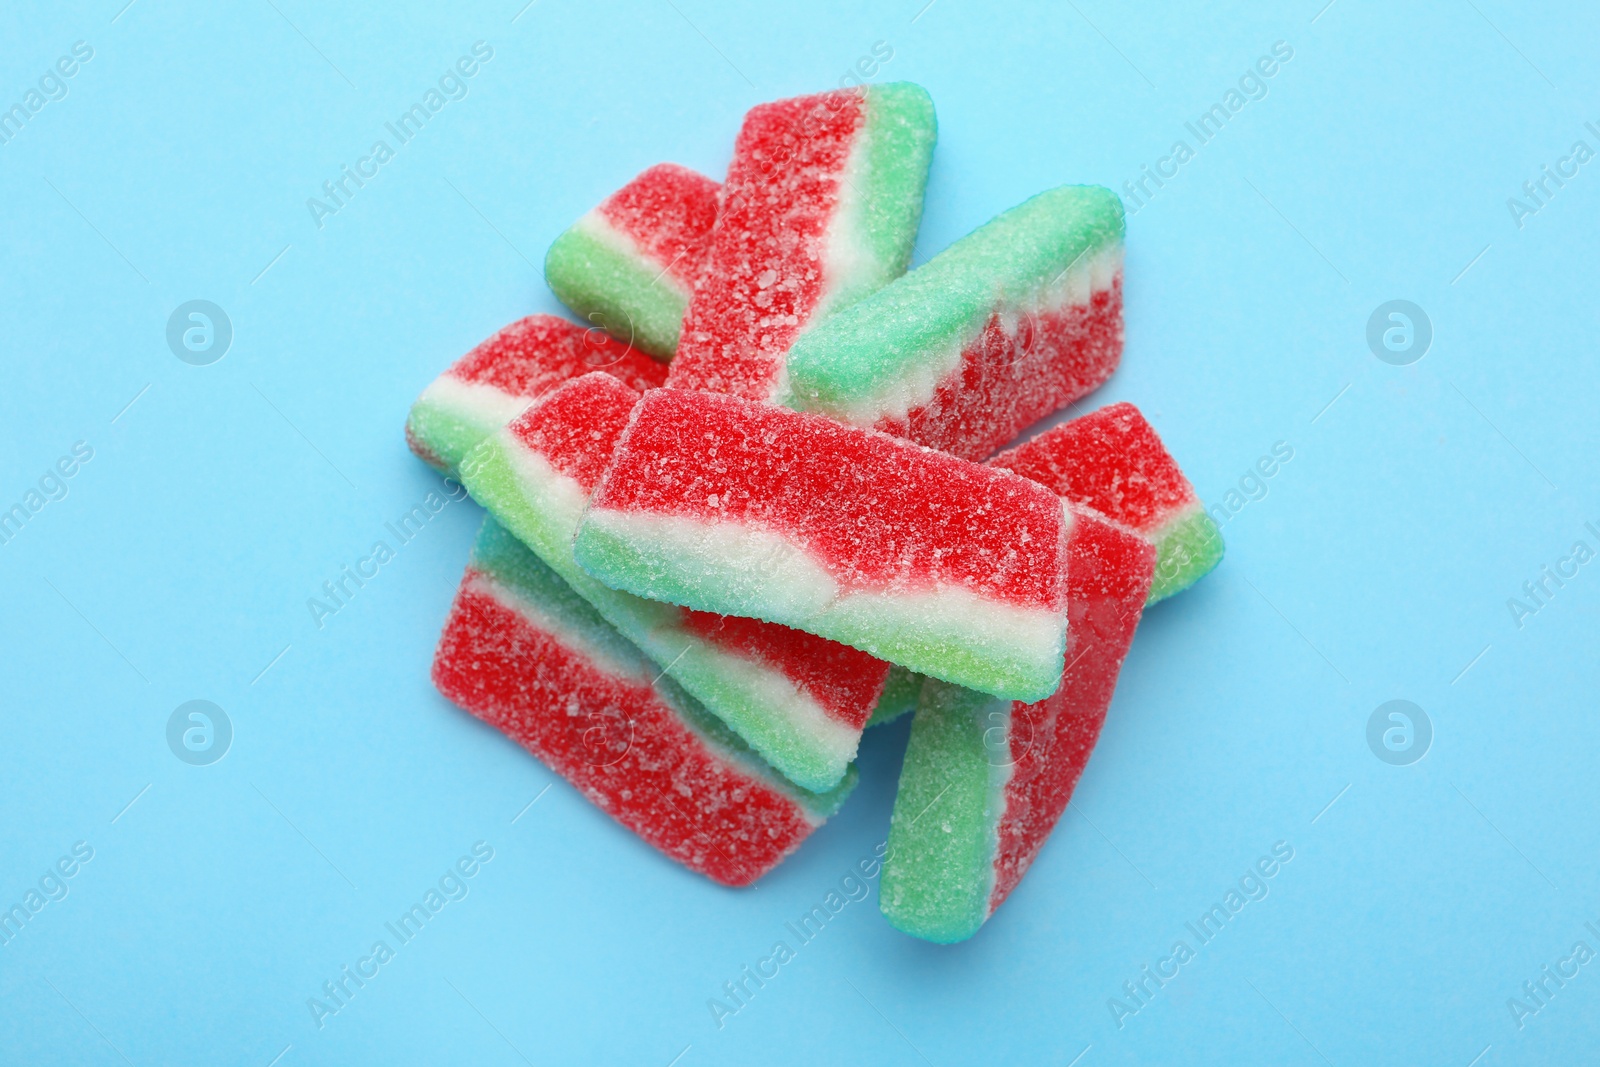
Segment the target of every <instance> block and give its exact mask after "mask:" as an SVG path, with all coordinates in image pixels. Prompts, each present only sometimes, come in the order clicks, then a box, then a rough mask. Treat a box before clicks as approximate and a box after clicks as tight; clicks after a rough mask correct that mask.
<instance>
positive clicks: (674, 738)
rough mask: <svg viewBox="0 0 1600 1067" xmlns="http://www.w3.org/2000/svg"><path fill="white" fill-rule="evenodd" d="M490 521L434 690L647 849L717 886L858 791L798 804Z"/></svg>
mask: <svg viewBox="0 0 1600 1067" xmlns="http://www.w3.org/2000/svg"><path fill="white" fill-rule="evenodd" d="M656 673H657V672H656V670H655V667H654V665H653V664H652V663H650V661H649V660H647V659H646V658H645V657H644V656H642V655H641V654H640V653H639V652H638V650H637V649H636V648H634V647H632V646H631V645H630V644H629V643H628V642H627V641H625V640H624V639H623V638H622V637H621V636H620V635H619V634H617V632H616V631H615V630H613V629H611V628H610V627H609V626H608V625H607V624H606V623H605V621H604V620H603V619H601V618H600V617H599V615H598V614H597V613H596V612H595V611H594V609H593V608H591V607H590V606H589V605H588V604H587V603H586V602H584V601H583V599H582V598H580V597H578V596H577V595H576V594H575V593H573V592H572V590H571V589H569V588H567V587H566V586H565V585H564V583H562V581H561V579H560V578H559V577H557V576H556V574H555V573H554V572H552V571H551V570H550V569H549V568H547V567H545V566H544V565H543V564H542V563H541V562H540V561H539V560H538V559H537V557H535V556H534V555H533V553H531V552H529V551H528V550H527V549H526V548H524V547H523V546H521V545H520V544H518V543H517V541H516V540H515V539H514V538H513V537H511V536H510V534H508V533H507V532H506V531H504V530H503V529H501V528H500V527H498V526H497V525H496V524H495V523H494V522H493V520H488V521H486V522H485V524H484V528H483V530H482V531H481V532H480V534H479V536H478V542H477V545H476V546H475V547H474V550H473V557H472V562H471V563H470V564H469V566H468V568H467V573H466V576H465V578H464V579H463V580H462V583H461V588H460V590H459V591H458V592H457V594H456V599H455V603H454V604H453V605H452V607H451V610H450V616H449V618H448V620H447V621H446V623H445V628H444V634H443V636H442V637H441V638H440V641H439V648H438V651H437V653H436V655H435V657H434V663H433V678H434V683H435V684H436V685H437V686H438V688H439V691H440V692H441V693H443V694H444V695H445V696H446V697H447V698H449V699H450V700H452V701H454V702H455V703H456V704H458V705H460V706H461V707H462V708H464V709H466V710H467V711H469V712H470V713H472V714H473V715H475V716H477V717H478V718H480V719H483V720H484V721H485V722H488V723H490V724H491V725H493V726H495V727H497V728H499V729H500V730H502V731H504V732H505V733H506V734H507V735H509V736H510V737H512V738H513V739H515V740H516V741H518V742H519V743H521V744H522V745H523V746H524V747H526V748H527V749H528V750H529V751H530V752H532V753H533V754H534V755H535V756H537V757H538V758H539V759H540V760H541V761H543V762H544V763H545V764H547V765H548V766H549V767H550V768H551V769H552V770H554V771H555V772H556V773H557V774H560V775H561V776H562V777H563V778H565V779H567V781H569V782H570V783H572V785H574V786H575V787H576V788H577V789H578V790H579V791H580V792H582V793H583V794H584V795H585V796H586V797H588V798H589V799H590V800H591V801H593V802H594V803H595V804H596V805H597V806H599V807H600V808H601V809H602V810H603V811H605V812H606V813H607V814H609V815H610V816H612V817H613V818H614V819H616V820H617V821H618V822H619V823H621V824H622V825H624V826H626V827H627V828H628V829H630V830H632V831H633V832H634V833H636V834H638V835H639V836H640V837H641V838H643V839H644V840H645V841H646V842H648V843H649V844H651V845H653V846H654V847H655V848H657V849H659V850H660V851H662V852H664V853H665V854H666V855H668V856H670V857H671V858H673V859H675V860H677V861H678V862H679V863H682V864H683V865H684V866H686V867H688V868H690V869H691V870H694V871H698V872H699V873H701V874H704V875H705V876H706V877H708V878H711V879H713V880H715V881H717V882H721V883H723V884H724V885H730V886H742V885H749V884H750V883H751V882H754V881H755V880H756V879H757V878H759V877H761V875H763V874H765V873H766V872H767V871H769V870H771V869H772V868H773V867H774V866H776V865H777V864H778V863H779V862H780V861H781V860H782V859H783V858H784V857H785V856H786V855H788V854H789V853H790V852H792V851H793V850H794V849H795V848H796V847H797V846H798V845H799V844H800V842H801V841H803V840H804V839H805V838H806V837H807V836H808V835H809V834H810V833H811V831H812V830H813V829H815V828H816V827H817V826H818V825H820V824H821V823H822V821H823V820H824V819H826V818H827V816H828V815H829V814H831V813H832V812H833V811H835V810H837V808H838V806H839V805H840V804H841V803H843V801H844V798H845V796H846V795H848V793H849V791H850V789H851V788H852V787H853V785H854V777H853V776H852V777H851V778H850V779H849V780H848V781H847V782H845V783H844V784H842V785H841V786H840V787H839V788H838V789H835V790H834V791H832V792H831V793H828V794H824V795H818V794H811V793H806V792H804V791H802V790H799V789H797V788H796V787H795V786H793V785H792V784H790V783H789V782H787V781H785V780H784V779H783V778H782V777H780V776H779V775H777V774H776V773H774V772H773V771H772V770H771V768H769V767H766V766H765V765H764V764H763V763H762V762H761V761H760V760H759V758H757V757H756V756H755V755H754V753H752V752H750V750H749V749H748V748H747V747H745V746H744V745H743V744H742V743H741V742H740V741H739V739H738V738H737V737H735V736H734V735H733V734H732V733H730V732H729V731H728V730H726V729H725V728H722V727H721V726H720V724H719V723H718V722H717V720H716V719H715V718H714V717H712V716H710V715H707V714H706V713H705V711H704V710H703V709H701V708H699V707H698V705H697V704H696V703H695V701H694V699H693V698H692V697H690V696H688V695H687V694H686V693H684V692H683V691H682V690H680V689H678V688H677V687H676V686H675V685H674V684H673V683H671V682H670V681H666V680H656V681H654V682H652V680H651V679H652V677H653V676H654V675H655V674H656Z"/></svg>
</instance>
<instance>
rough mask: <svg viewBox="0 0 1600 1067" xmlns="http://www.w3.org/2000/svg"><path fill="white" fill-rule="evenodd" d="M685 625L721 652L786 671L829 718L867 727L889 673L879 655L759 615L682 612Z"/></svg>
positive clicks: (855, 727)
mask: <svg viewBox="0 0 1600 1067" xmlns="http://www.w3.org/2000/svg"><path fill="white" fill-rule="evenodd" d="M683 622H684V628H685V629H686V630H688V631H689V632H690V633H692V634H695V635H696V636H698V637H701V638H703V639H705V640H707V641H710V642H711V643H713V644H715V645H716V646H717V647H718V648H719V649H720V650H721V651H723V652H727V653H730V654H732V655H736V656H740V657H742V658H744V659H747V660H751V661H753V662H755V663H757V664H760V665H761V666H762V667H764V668H766V669H767V670H772V671H776V672H778V673H779V674H782V675H783V676H784V677H785V678H787V679H789V681H791V682H793V683H794V684H795V685H797V686H799V687H800V689H802V690H803V691H804V692H805V694H806V695H807V696H809V697H810V698H811V699H812V700H814V701H816V702H817V704H818V705H819V706H820V707H821V708H822V710H823V711H824V712H825V713H826V714H827V716H828V718H830V719H833V720H835V721H836V722H841V723H843V724H844V725H846V726H849V727H851V728H852V729H855V730H861V729H864V728H865V727H866V725H867V719H868V718H869V717H871V715H872V709H873V707H874V705H876V704H877V702H878V697H879V695H880V694H882V692H883V683H884V682H885V681H886V680H887V679H888V677H889V665H888V664H887V663H885V662H884V661H883V660H881V659H876V658H874V657H873V656H870V655H868V654H867V653H865V652H862V651H861V650H860V649H858V648H851V647H850V646H849V645H841V644H839V643H838V642H837V641H829V640H828V639H827V638H825V637H817V636H815V635H813V634H808V633H806V632H805V631H803V630H793V629H790V628H789V627H787V626H779V625H777V624H776V623H771V622H763V621H762V620H760V619H742V618H739V617H738V616H736V615H713V614H712V613H710V612H707V611H693V610H690V609H688V608H685V609H684V612H683Z"/></svg>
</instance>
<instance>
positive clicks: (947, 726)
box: [878, 512, 1156, 943]
mask: <svg viewBox="0 0 1600 1067" xmlns="http://www.w3.org/2000/svg"><path fill="white" fill-rule="evenodd" d="M1068 551H1069V553H1070V558H1069V560H1068V563H1067V585H1068V608H1069V611H1070V619H1071V621H1070V623H1069V625H1068V629H1067V666H1066V669H1065V671H1064V672H1063V675H1062V679H1061V688H1060V689H1058V690H1057V691H1056V693H1055V694H1054V695H1053V696H1051V697H1049V698H1048V699H1046V700H1043V701H1039V702H1037V703H1032V704H1028V703H1024V702H1022V701H1015V702H1011V701H1004V700H997V699H995V698H993V697H989V696H985V695H984V694H982V693H975V692H972V691H971V690H968V689H962V688H960V687H957V686H952V685H947V684H945V683H943V682H939V681H935V680H929V681H928V682H927V683H925V687H924V689H923V692H922V695H921V698H920V702H919V706H918V710H917V717H916V719H915V720H914V721H913V722H912V724H911V738H910V741H909V743H908V744H907V746H906V755H905V762H904V764H903V765H902V768H901V771H900V786H899V791H898V792H897V793H896V795H895V802H894V814H893V816H892V818H891V821H890V826H889V849H888V853H887V856H886V858H885V860H884V866H883V881H882V883H881V886H880V889H879V896H878V902H879V907H880V909H881V910H882V911H883V914H884V915H885V916H886V917H887V918H888V920H889V922H890V923H892V924H893V925H894V926H896V927H897V928H899V929H900V930H903V931H905V932H906V933H909V934H913V935H915V936H917V937H921V938H925V939H927V940H929V941H938V942H941V943H949V942H953V941H961V940H964V939H966V938H968V937H971V936H972V935H973V934H974V933H976V932H977V930H978V928H979V927H980V926H982V925H983V923H984V922H985V921H986V920H987V919H988V917H989V916H990V915H991V914H993V913H994V910H995V909H996V908H998V907H999V906H1000V904H1001V902H1002V901H1004V900H1005V899H1006V896H1007V895H1008V894H1009V893H1010V892H1011V890H1012V889H1014V888H1015V887H1016V885H1017V883H1018V882H1019V881H1020V880H1021V878H1022V876H1023V874H1024V873H1025V872H1026V871H1027V869H1028V866H1029V865H1030V864H1031V863H1032V862H1033V859H1034V857H1035V856H1036V855H1038V852H1039V849H1040V847H1041V846H1042V845H1043V844H1044V841H1045V838H1046V837H1048V836H1049V834H1050V831H1051V829H1053V828H1054V827H1055V824H1056V822H1057V821H1058V820H1059V819H1060V818H1061V815H1062V813H1063V812H1064V811H1065V810H1066V807H1067V802H1068V801H1069V800H1071V798H1072V790H1073V787H1074V786H1076V785H1077V782H1078V778H1079V776H1080V775H1082V773H1083V768H1084V765H1085V764H1086V763H1087V762H1088V759H1089V753H1090V752H1091V751H1092V750H1093V748H1094V744H1095V741H1096V739H1097V738H1098V737H1099V735H1100V727H1101V725H1102V724H1103V723H1104V721H1105V715H1106V709H1107V708H1108V707H1109V706H1110V704H1111V695H1112V692H1113V691H1114V690H1115V688H1116V683H1117V674H1118V672H1119V671H1120V670H1121V668H1122V661H1123V658H1124V657H1125V656H1126V655H1127V652H1128V646H1129V645H1130V644H1131V643H1132V641H1133V634H1134V630H1135V629H1136V627H1137V626H1138V623H1139V617H1140V614H1141V612H1142V611H1143V609H1144V603H1145V597H1146V595H1147V593H1148V591H1149V587H1150V581H1151V577H1152V574H1153V573H1154V568H1155V560H1156V551H1155V548H1154V546H1153V545H1151V544H1150V542H1148V541H1146V540H1145V539H1144V538H1142V537H1140V536H1139V535H1137V534H1135V533H1133V532H1131V531H1129V530H1125V529H1122V528H1121V527H1118V526H1115V525H1113V524H1112V523H1109V522H1106V521H1104V520H1102V519H1100V518H1098V517H1096V516H1094V515H1093V514H1092V513H1090V512H1083V513H1080V514H1078V515H1077V516H1076V521H1075V522H1074V523H1073V526H1072V534H1071V540H1070V541H1069V543H1068Z"/></svg>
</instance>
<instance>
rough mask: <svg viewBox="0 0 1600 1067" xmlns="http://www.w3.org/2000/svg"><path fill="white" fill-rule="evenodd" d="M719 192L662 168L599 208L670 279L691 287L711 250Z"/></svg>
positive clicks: (672, 166)
mask: <svg viewBox="0 0 1600 1067" xmlns="http://www.w3.org/2000/svg"><path fill="white" fill-rule="evenodd" d="M720 191H721V187H720V186H719V185H717V183H716V182H714V181H712V180H711V179H710V178H707V177H706V176H705V175H704V174H700V173H698V172H697V171H692V170H690V169H689V168H688V167H680V166H678V165H677V164H676V163H658V164H656V165H655V166H653V167H651V168H650V169H649V170H646V171H644V172H643V173H642V174H640V175H639V176H638V177H637V178H635V179H633V181H631V182H629V183H628V184H627V185H624V186H623V187H622V188H621V189H618V190H617V191H616V192H614V193H612V194H611V195H610V196H608V197H607V198H606V199H605V201H604V202H603V203H601V205H600V207H599V208H598V209H597V210H598V211H599V213H600V217H601V218H603V219H605V220H606V222H607V223H609V224H610V225H611V227H612V229H614V230H617V231H618V232H619V233H622V234H624V235H626V236H627V237H629V238H631V239H632V240H633V242H634V243H635V244H636V245H638V246H639V247H640V249H642V250H643V251H644V253H645V254H646V255H647V256H649V257H650V258H651V259H653V260H655V261H656V262H657V263H660V264H661V265H662V267H663V269H665V271H666V272H667V274H668V275H669V276H671V277H673V278H675V279H677V280H678V281H679V282H681V283H683V285H685V286H688V287H692V286H693V285H694V283H695V279H696V278H698V277H699V276H700V271H701V270H702V269H703V268H704V266H705V262H706V256H707V254H708V253H709V252H710V250H711V239H710V237H711V227H712V225H713V224H714V223H715V222H716V221H717V194H718V193H719V192H720Z"/></svg>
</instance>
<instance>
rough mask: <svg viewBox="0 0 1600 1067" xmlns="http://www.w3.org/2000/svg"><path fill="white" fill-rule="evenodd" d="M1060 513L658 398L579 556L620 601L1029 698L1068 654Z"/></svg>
mask: <svg viewBox="0 0 1600 1067" xmlns="http://www.w3.org/2000/svg"><path fill="white" fill-rule="evenodd" d="M1064 509H1065V505H1063V504H1062V502H1061V500H1060V499H1059V498H1058V497H1057V496H1056V495H1055V494H1054V493H1052V492H1050V491H1049V490H1047V489H1045V488H1044V487H1043V486H1041V485H1038V484H1036V483H1033V482H1030V481H1028V480H1027V479H1025V478H1022V477H1019V476H1017V475H1015V474H1012V473H1010V472H1008V471H1002V470H998V469H992V468H988V467H982V466H979V465H978V464H975V463H969V462H967V461H965V460H961V459H956V458H955V457H953V456H948V455H944V454H942V453H939V452H934V451H932V450H930V449H926V448H921V447H919V446H917V445H914V444H911V443H909V442H907V441H902V440H899V439H897V438H893V437H890V436H888V435H887V434H881V433H876V432H874V431H871V430H863V429H859V428H856V427H850V426H841V425H839V424H838V423H836V422H834V421H832V420H831V419H827V418H824V417H822V416H820V415H809V414H805V413H802V412H797V411H790V410H788V409H786V408H780V407H776V406H773V405H770V404H759V403H752V402H750V401H746V400H739V399H737V398H735V397H731V396H722V395H717V394H712V393H695V392H688V391H685V390H679V389H672V388H666V389H656V390H652V391H651V392H648V393H646V394H645V395H644V399H643V400H641V401H640V402H639V406H638V407H637V408H635V409H634V415H633V421H632V423H631V424H630V425H629V427H628V430H627V433H626V434H624V435H623V438H622V441H621V443H620V444H619V445H618V448H617V451H616V454H615V456H614V457H613V458H612V463H611V467H610V469H609V470H608V471H607V472H606V475H605V477H604V479H603V480H602V481H601V482H600V485H599V487H598V488H597V490H596V491H595V494H594V496H593V498H592V499H591V502H590V505H589V510H588V511H587V512H586V513H585V515H584V519H583V523H582V525H581V526H580V528H579V530H578V536H577V540H576V542H575V544H574V553H575V555H576V557H577V561H578V564H579V566H581V567H583V568H584V569H585V570H587V571H588V572H589V573H590V574H592V575H594V576H595V577H597V578H599V579H600V580H601V581H602V582H604V583H606V584H607V585H610V586H612V587H614V588H617V589H625V590H627V591H628V592H631V593H636V594H638V595H640V596H645V597H649V598H651V599H653V600H664V601H667V602H669V603H674V604H683V605H686V606H688V607H693V608H698V609H700V610H702V611H715V612H722V613H726V614H729V615H740V616H749V617H754V618H760V619H767V620H769V621H771V622H778V623H782V624H784V625H786V626H793V627H796V628H798V629H802V630H807V631H809V632H811V633H814V634H817V635H819V636H822V637H829V638H832V639H833V640H836V641H840V642H843V643H845V644H848V645H852V646H854V647H856V648H859V649H863V650H865V651H867V652H870V653H872V654H873V655H875V656H878V657H879V658H881V659H886V660H888V661H890V662H891V663H898V664H900V665H901V666H904V667H908V668H910V669H911V670H914V671H918V672H920V673H923V674H929V675H932V676H934V677H937V678H943V679H945V680H947V681H951V682H955V683H957V684H960V685H966V686H968V687H970V688H973V689H979V690H982V691H984V692H988V693H993V694H995V695H997V696H1004V697H1007V698H1009V699H1019V700H1042V699H1043V698H1044V697H1046V696H1049V695H1050V694H1051V693H1053V692H1055V690H1056V686H1057V685H1058V684H1059V683H1060V680H1061V666H1062V652H1063V649H1064V646H1065V640H1066V602H1065V590H1064V586H1063V583H1062V581H1061V575H1062V571H1063V567H1064V565H1065V563H1066V556H1065V547H1064V546H1065V543H1066V531H1067V530H1068V528H1069V527H1070V525H1071V522H1072V519H1071V516H1070V515H1069V514H1068V513H1067V512H1066V511H1065V510H1064Z"/></svg>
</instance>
